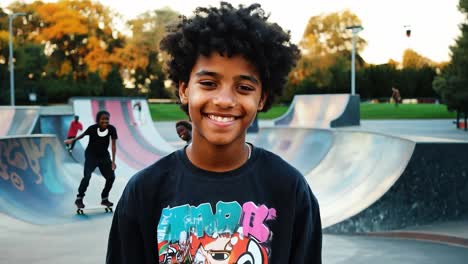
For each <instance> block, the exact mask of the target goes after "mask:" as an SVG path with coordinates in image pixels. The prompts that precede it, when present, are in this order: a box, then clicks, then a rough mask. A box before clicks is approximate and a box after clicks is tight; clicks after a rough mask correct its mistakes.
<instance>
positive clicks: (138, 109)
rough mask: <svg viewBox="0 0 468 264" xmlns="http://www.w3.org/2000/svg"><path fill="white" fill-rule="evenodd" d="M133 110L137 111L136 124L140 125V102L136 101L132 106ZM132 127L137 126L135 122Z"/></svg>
mask: <svg viewBox="0 0 468 264" xmlns="http://www.w3.org/2000/svg"><path fill="white" fill-rule="evenodd" d="M135 108H136V109H137V111H138V122H140V123H141V102H140V101H137V102H136V103H134V104H133V109H135ZM134 125H137V122H136V120H135V123H134Z"/></svg>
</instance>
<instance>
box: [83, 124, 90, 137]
mask: <svg viewBox="0 0 468 264" xmlns="http://www.w3.org/2000/svg"><path fill="white" fill-rule="evenodd" d="M91 127H92V126H89V127H88V128H87V129H86V131H85V132H84V135H88V136H89V135H91Z"/></svg>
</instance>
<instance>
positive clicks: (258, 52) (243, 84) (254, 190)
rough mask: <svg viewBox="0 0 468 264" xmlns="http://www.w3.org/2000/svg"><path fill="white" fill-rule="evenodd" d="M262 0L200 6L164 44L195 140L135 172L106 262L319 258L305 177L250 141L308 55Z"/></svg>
mask: <svg viewBox="0 0 468 264" xmlns="http://www.w3.org/2000/svg"><path fill="white" fill-rule="evenodd" d="M267 18H268V17H267V16H266V15H265V14H264V11H263V10H262V9H261V8H260V5H258V4H253V5H250V6H239V8H234V7H232V6H231V5H230V4H228V3H223V2H222V3H221V6H220V7H219V8H214V7H210V8H198V9H197V10H196V11H195V14H194V16H193V17H191V18H190V19H188V18H185V17H184V18H182V20H181V21H180V23H179V24H178V25H177V26H176V27H174V28H173V29H172V30H171V31H170V32H169V34H168V35H167V36H166V37H165V38H164V39H163V40H162V42H161V48H162V49H163V50H165V51H166V52H167V53H169V55H170V57H171V59H170V61H169V63H168V65H169V73H170V78H171V79H172V81H173V82H174V83H175V84H176V86H177V87H176V91H177V95H178V97H179V99H180V103H181V106H182V109H183V110H184V111H185V112H186V113H187V114H189V116H190V119H191V121H192V143H191V144H190V145H188V146H185V147H184V148H182V149H180V150H177V151H175V152H174V153H172V154H170V155H168V156H166V157H164V158H162V159H161V160H159V161H157V162H156V163H155V164H153V165H151V166H149V167H148V168H146V169H144V170H143V171H141V172H139V173H138V174H137V175H135V176H134V177H133V178H132V179H131V180H130V182H129V183H128V185H127V187H126V188H125V190H124V192H123V194H122V197H121V199H120V201H119V203H118V206H117V209H116V212H115V214H114V219H113V222H112V227H111V231H110V236H109V245H108V252H107V263H160V264H161V263H238V264H247V263H250V264H253V263H255V264H257V263H262V264H266V263H277V264H284V263H308V264H311V263H321V242H322V231H321V221H320V213H319V207H318V203H317V200H316V198H315V197H314V195H313V193H312V191H311V189H310V188H309V186H308V184H307V182H306V180H305V178H304V177H303V176H302V175H301V174H300V172H298V171H297V170H296V169H295V168H293V167H292V166H291V165H289V164H288V163H287V162H285V161H284V160H282V159H281V158H280V157H278V156H277V155H275V154H273V153H271V152H268V151H266V150H264V149H262V148H258V147H255V146H254V145H252V144H250V143H246V141H245V139H246V132H247V128H248V127H249V126H250V124H251V123H252V121H253V120H254V118H255V115H256V114H257V112H259V111H266V110H268V109H269V108H270V107H271V105H272V103H273V101H274V98H275V96H277V95H279V94H281V92H282V90H283V87H284V84H285V82H286V78H287V74H288V73H289V71H290V70H291V68H292V67H293V66H294V65H295V62H296V60H297V58H298V57H299V50H298V48H297V47H296V46H295V45H293V44H291V42H290V36H289V33H286V32H284V31H283V29H281V28H280V27H279V26H278V25H276V24H272V23H270V22H267Z"/></svg>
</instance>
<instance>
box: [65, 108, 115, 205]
mask: <svg viewBox="0 0 468 264" xmlns="http://www.w3.org/2000/svg"><path fill="white" fill-rule="evenodd" d="M109 117H110V114H109V112H107V111H99V112H98V113H97V114H96V124H94V125H91V126H89V127H88V128H87V129H86V131H85V132H83V133H82V134H81V135H79V136H78V137H76V138H72V139H67V140H65V144H71V143H74V142H75V141H77V140H80V139H82V138H83V137H84V136H89V142H88V146H87V147H86V151H85V164H84V172H83V174H84V176H83V179H82V180H81V183H80V187H79V188H78V195H77V196H76V201H75V204H76V207H78V209H81V208H84V207H85V205H84V203H83V197H84V196H85V192H86V189H87V188H88V185H89V180H90V179H91V173H92V172H93V171H94V170H95V169H96V167H99V170H100V171H101V174H102V176H103V177H104V178H105V179H106V184H105V186H104V190H102V193H101V198H102V201H101V204H102V205H104V206H107V207H111V206H112V205H114V204H113V203H112V202H110V201H109V192H110V190H111V189H112V184H113V183H114V179H115V174H114V171H115V169H116V165H115V152H116V149H117V146H116V140H117V138H118V137H117V129H116V128H115V127H114V126H113V125H111V124H109ZM110 140H112V159H111V156H110V155H109V151H107V149H108V148H109V143H110Z"/></svg>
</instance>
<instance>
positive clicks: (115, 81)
mask: <svg viewBox="0 0 468 264" xmlns="http://www.w3.org/2000/svg"><path fill="white" fill-rule="evenodd" d="M124 89H125V87H124V85H123V79H122V76H121V75H120V73H119V70H118V69H117V67H113V68H112V71H111V72H110V73H109V74H108V75H107V78H106V82H105V83H104V91H103V93H104V96H122V95H123V91H124Z"/></svg>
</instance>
